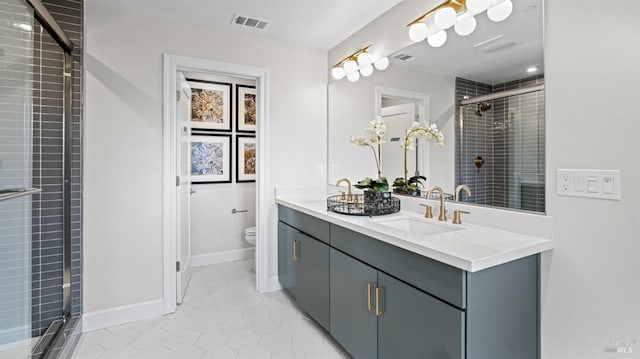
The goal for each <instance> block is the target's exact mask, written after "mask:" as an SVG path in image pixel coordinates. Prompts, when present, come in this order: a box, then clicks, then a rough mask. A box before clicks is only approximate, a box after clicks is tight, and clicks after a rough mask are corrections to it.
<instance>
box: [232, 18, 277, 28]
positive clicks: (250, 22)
mask: <svg viewBox="0 0 640 359" xmlns="http://www.w3.org/2000/svg"><path fill="white" fill-rule="evenodd" d="M231 23H232V24H236V25H242V26H246V27H250V28H252V29H258V30H266V29H267V28H268V27H269V25H271V21H267V20H261V19H256V18H254V17H249V16H243V15H238V14H235V15H233V20H231Z"/></svg>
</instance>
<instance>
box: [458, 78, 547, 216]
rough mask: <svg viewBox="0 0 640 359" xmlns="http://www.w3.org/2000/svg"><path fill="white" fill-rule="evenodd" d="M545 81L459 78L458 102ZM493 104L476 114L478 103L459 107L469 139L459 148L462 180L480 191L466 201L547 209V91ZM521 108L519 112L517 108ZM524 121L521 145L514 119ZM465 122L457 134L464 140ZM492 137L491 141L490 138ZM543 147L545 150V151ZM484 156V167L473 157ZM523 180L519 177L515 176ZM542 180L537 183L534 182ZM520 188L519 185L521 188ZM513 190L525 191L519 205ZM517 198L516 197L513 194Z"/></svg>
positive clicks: (475, 190)
mask: <svg viewBox="0 0 640 359" xmlns="http://www.w3.org/2000/svg"><path fill="white" fill-rule="evenodd" d="M543 83H544V75H537V76H532V77H528V78H525V79H521V80H516V81H510V82H506V83H501V84H496V85H488V84H483V83H479V82H474V81H470V80H466V79H461V78H457V79H456V101H457V102H459V101H461V100H463V99H464V98H466V97H469V98H472V97H476V96H480V95H486V94H489V93H494V92H500V91H504V90H510V89H516V88H522V87H528V86H532V85H536V84H543ZM490 103H491V105H492V108H491V110H489V111H486V112H483V113H482V116H477V115H476V113H475V112H476V108H475V107H474V106H465V107H464V108H463V109H462V110H461V109H460V108H459V107H458V108H457V109H456V118H457V119H458V121H460V111H463V112H462V115H463V116H462V118H463V121H464V126H463V127H464V133H463V134H462V135H463V140H462V141H461V143H462V144H460V142H459V143H458V145H457V147H456V158H457V159H459V161H458V163H459V165H458V167H457V168H456V183H467V184H468V185H469V186H470V187H471V188H472V190H473V192H474V195H473V196H472V197H470V198H468V199H466V198H464V199H463V200H464V201H467V202H473V203H480V204H487V205H492V206H499V207H510V208H520V209H526V210H531V211H538V212H543V211H544V208H545V202H544V151H543V149H544V92H536V93H531V94H526V95H519V96H513V97H510V98H503V99H496V100H493V101H490ZM514 108H515V109H517V113H516V112H514V110H513V109H514ZM516 116H517V118H518V119H519V122H518V124H517V125H518V126H520V127H519V128H518V131H520V132H521V133H522V134H525V135H524V136H520V138H519V139H518V141H521V142H519V143H517V144H516V143H514V139H513V138H512V137H510V136H512V135H513V133H512V132H513V131H514V130H515V127H512V126H514V125H515V124H514V123H513V120H514V117H516ZM460 135H461V134H460V123H459V122H458V126H456V138H458V139H460ZM487 139H488V140H487ZM515 145H518V146H521V148H523V149H525V150H524V151H518V152H519V156H520V158H518V159H516V158H511V156H513V153H514V151H513V148H512V147H513V146H515ZM539 149H542V152H541V153H540V152H539ZM478 155H479V156H482V157H483V158H484V160H485V161H486V162H485V164H484V166H483V167H482V168H480V169H478V168H476V167H475V165H474V163H473V159H474V158H475V157H476V156H478ZM516 160H517V161H519V163H520V166H521V168H520V170H519V171H517V172H518V174H517V175H516V174H515V172H516V171H515V170H514V168H513V162H514V161H516ZM516 177H517V178H519V179H520V180H523V179H524V180H523V181H515V180H514V179H515V178H516ZM536 181H538V182H541V183H542V184H532V182H536ZM516 187H517V188H516ZM510 193H519V194H520V197H519V200H518V201H517V203H514V200H513V196H510ZM510 197H512V198H510Z"/></svg>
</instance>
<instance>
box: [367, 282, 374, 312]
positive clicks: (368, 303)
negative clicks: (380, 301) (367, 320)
mask: <svg viewBox="0 0 640 359" xmlns="http://www.w3.org/2000/svg"><path fill="white" fill-rule="evenodd" d="M372 289H373V283H367V309H368V310H369V311H371V310H373V303H372V302H371V292H372Z"/></svg>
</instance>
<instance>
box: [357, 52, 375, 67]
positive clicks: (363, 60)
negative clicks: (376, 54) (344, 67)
mask: <svg viewBox="0 0 640 359" xmlns="http://www.w3.org/2000/svg"><path fill="white" fill-rule="evenodd" d="M372 62H373V56H371V54H370V53H368V52H366V51H365V52H363V53H361V54H359V55H358V65H360V66H367V65H370V64H371V63H372Z"/></svg>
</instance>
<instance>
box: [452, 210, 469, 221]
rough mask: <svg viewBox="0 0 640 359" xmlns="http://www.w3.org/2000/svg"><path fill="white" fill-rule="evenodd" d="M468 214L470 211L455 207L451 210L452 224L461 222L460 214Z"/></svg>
mask: <svg viewBox="0 0 640 359" xmlns="http://www.w3.org/2000/svg"><path fill="white" fill-rule="evenodd" d="M463 213H465V214H469V213H471V212H468V211H462V210H459V209H456V210H455V211H453V224H462V217H461V216H462V214H463Z"/></svg>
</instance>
